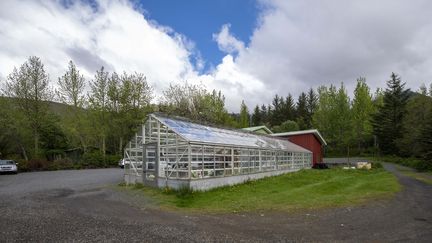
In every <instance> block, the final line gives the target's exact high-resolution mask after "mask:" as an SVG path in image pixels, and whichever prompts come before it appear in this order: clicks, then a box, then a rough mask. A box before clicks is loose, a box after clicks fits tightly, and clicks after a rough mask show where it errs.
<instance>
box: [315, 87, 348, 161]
mask: <svg viewBox="0 0 432 243" xmlns="http://www.w3.org/2000/svg"><path fill="white" fill-rule="evenodd" d="M350 112H351V111H350V101H349V97H348V95H347V93H346V90H345V87H344V85H343V84H342V85H341V87H340V88H339V89H336V87H335V86H334V85H330V87H326V86H321V87H319V88H318V106H317V109H316V111H315V113H314V115H313V125H314V127H316V128H317V129H319V130H320V132H321V133H322V134H323V136H324V137H325V138H326V140H327V142H328V144H329V149H330V150H331V152H338V153H339V154H343V153H344V152H345V151H347V150H346V149H349V145H350V141H351V126H350V115H351V114H350Z"/></svg>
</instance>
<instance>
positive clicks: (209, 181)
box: [124, 114, 312, 190]
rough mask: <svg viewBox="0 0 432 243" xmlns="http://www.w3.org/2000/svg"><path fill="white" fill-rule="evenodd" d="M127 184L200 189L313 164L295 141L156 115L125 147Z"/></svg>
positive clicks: (308, 153)
mask: <svg viewBox="0 0 432 243" xmlns="http://www.w3.org/2000/svg"><path fill="white" fill-rule="evenodd" d="M125 158H126V159H127V161H128V162H126V164H125V170H124V173H125V175H124V176H125V181H126V183H144V184H147V185H151V186H156V187H171V188H180V187H190V188H192V189H195V190H207V189H210V188H214V187H218V186H224V185H233V184H237V183H241V182H244V181H246V180H253V179H258V178H262V177H266V176H273V175H279V174H283V173H287V172H292V171H297V170H300V169H303V168H310V167H311V165H312V153H311V152H310V151H309V150H306V149H304V148H302V147H300V146H298V145H295V144H293V143H291V142H289V141H286V140H281V139H278V138H274V137H269V136H264V135H258V134H253V133H249V132H245V131H241V130H230V129H222V128H216V127H210V126H205V125H200V124H196V123H192V122H189V121H187V120H184V119H181V118H172V117H167V116H165V115H161V114H150V115H149V116H148V118H147V120H146V122H145V123H144V124H143V125H142V126H141V127H140V129H139V130H138V132H137V133H136V134H135V136H134V137H133V138H132V139H131V141H130V142H129V143H128V145H127V147H126V149H125Z"/></svg>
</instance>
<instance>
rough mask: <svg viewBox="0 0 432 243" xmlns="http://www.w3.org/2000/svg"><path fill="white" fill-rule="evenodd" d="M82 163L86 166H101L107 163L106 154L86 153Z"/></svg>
mask: <svg viewBox="0 0 432 243" xmlns="http://www.w3.org/2000/svg"><path fill="white" fill-rule="evenodd" d="M80 164H81V165H82V167H84V168H101V167H105V165H106V163H105V159H104V156H103V155H102V154H101V153H99V152H96V153H85V154H84V155H83V156H82V158H81V161H80Z"/></svg>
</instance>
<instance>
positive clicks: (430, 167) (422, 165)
mask: <svg viewBox="0 0 432 243" xmlns="http://www.w3.org/2000/svg"><path fill="white" fill-rule="evenodd" d="M380 160H381V161H385V162H390V163H395V164H400V165H403V166H407V167H411V168H414V169H416V170H419V171H432V163H430V162H428V161H426V160H421V159H417V158H412V157H410V158H401V157H397V156H386V157H382V158H380Z"/></svg>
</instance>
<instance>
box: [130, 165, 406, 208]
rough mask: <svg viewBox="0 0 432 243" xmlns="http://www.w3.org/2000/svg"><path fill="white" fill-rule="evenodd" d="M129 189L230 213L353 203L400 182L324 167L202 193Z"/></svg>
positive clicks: (163, 203)
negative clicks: (324, 168) (325, 168)
mask: <svg viewBox="0 0 432 243" xmlns="http://www.w3.org/2000/svg"><path fill="white" fill-rule="evenodd" d="M131 188H132V189H134V191H139V192H140V193H143V194H144V196H146V197H150V198H151V200H152V201H154V202H156V203H157V205H158V206H160V207H162V208H167V209H177V210H178V209H181V210H187V211H199V212H203V211H205V212H215V213H232V212H245V211H249V212H251V211H252V212H253V211H256V212H258V211H259V212H262V211H296V210H303V209H317V208H326V207H337V206H344V205H355V204H361V203H364V202H366V201H368V200H370V199H377V198H389V197H391V196H393V195H394V193H395V192H397V191H399V190H400V185H399V184H398V182H397V180H396V178H395V177H394V176H393V175H392V174H390V173H389V172H386V171H384V170H383V169H374V170H369V171H367V170H342V169H330V170H303V171H299V172H295V173H288V174H285V175H281V176H276V177H269V178H265V179H261V180H258V181H249V182H247V183H244V184H240V185H235V186H230V187H222V188H217V189H213V190H210V191H207V192H192V191H190V190H187V189H186V190H179V191H173V190H169V189H155V188H149V187H143V186H142V185H139V186H135V187H131Z"/></svg>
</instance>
